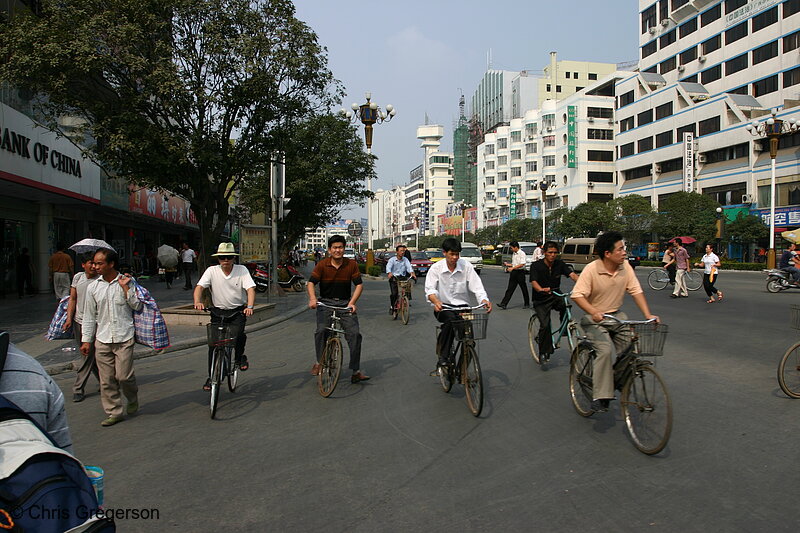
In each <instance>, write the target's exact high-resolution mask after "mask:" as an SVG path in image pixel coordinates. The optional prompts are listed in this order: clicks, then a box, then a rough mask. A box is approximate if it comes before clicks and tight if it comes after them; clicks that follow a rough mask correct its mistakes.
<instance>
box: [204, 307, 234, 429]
mask: <svg viewBox="0 0 800 533" xmlns="http://www.w3.org/2000/svg"><path fill="white" fill-rule="evenodd" d="M235 317H236V315H232V316H230V317H225V316H220V317H219V319H220V322H212V323H210V324H208V326H207V328H208V345H209V346H210V347H211V348H213V352H212V355H211V378H210V379H211V400H210V402H209V407H210V409H211V418H214V417H215V416H216V415H217V405H218V404H219V390H220V388H221V387H222V382H223V380H225V379H226V378H227V380H228V390H229V391H231V392H235V391H236V385H237V383H238V381H239V363H237V362H236V361H235V360H233V358H232V357H231V354H232V353H233V348H234V346H235V344H236V338H237V337H238V336H239V334H240V333H241V331H242V326H241V324H232V323H231V322H230V321H231V320H232V319H233V318H235Z"/></svg>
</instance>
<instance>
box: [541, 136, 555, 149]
mask: <svg viewBox="0 0 800 533" xmlns="http://www.w3.org/2000/svg"><path fill="white" fill-rule="evenodd" d="M555 145H556V136H555V135H545V136H544V137H542V146H543V147H544V148H547V147H549V146H555Z"/></svg>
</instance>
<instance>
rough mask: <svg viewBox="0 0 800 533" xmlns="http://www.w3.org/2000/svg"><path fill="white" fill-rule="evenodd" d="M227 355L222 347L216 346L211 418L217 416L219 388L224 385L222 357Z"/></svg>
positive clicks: (213, 359)
mask: <svg viewBox="0 0 800 533" xmlns="http://www.w3.org/2000/svg"><path fill="white" fill-rule="evenodd" d="M223 357H225V355H224V354H223V352H222V349H221V348H214V355H213V357H212V359H211V401H210V402H209V407H210V409H211V418H214V417H215V416H217V405H218V404H219V388H220V386H221V385H222V358H223Z"/></svg>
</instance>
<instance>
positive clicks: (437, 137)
mask: <svg viewBox="0 0 800 533" xmlns="http://www.w3.org/2000/svg"><path fill="white" fill-rule="evenodd" d="M442 137H444V127H443V126H440V125H438V124H434V125H425V126H419V127H418V128H417V138H418V139H419V140H420V141H422V143H421V145H420V146H421V148H422V149H423V158H424V159H423V163H422V175H423V180H424V193H423V194H424V200H423V202H424V203H423V208H422V209H423V211H422V231H423V233H424V234H427V235H432V234H434V233H435V230H436V217H437V216H438V215H442V214H444V213H445V211H446V209H447V204H449V203H451V202H452V201H453V154H452V153H450V152H440V151H439V146H440V145H441V139H442ZM426 222H427V224H426Z"/></svg>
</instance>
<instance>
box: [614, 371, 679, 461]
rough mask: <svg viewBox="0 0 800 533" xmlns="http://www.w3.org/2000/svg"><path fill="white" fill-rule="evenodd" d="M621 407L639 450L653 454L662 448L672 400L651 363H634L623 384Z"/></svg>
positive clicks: (670, 423) (668, 427) (670, 425)
mask: <svg viewBox="0 0 800 533" xmlns="http://www.w3.org/2000/svg"><path fill="white" fill-rule="evenodd" d="M620 407H621V409H622V414H623V416H624V417H625V425H626V426H627V428H628V434H630V436H631V439H632V440H633V445H634V446H636V448H637V449H638V450H639V451H640V452H642V453H646V454H647V455H653V454H656V453H658V452H660V451H661V450H663V449H664V446H666V445H667V441H668V440H669V435H670V433H671V432H672V403H671V402H670V400H669V393H668V392H667V387H666V385H664V381H663V380H662V379H661V376H659V375H658V372H656V371H655V369H654V368H653V367H652V366H650V365H644V364H638V365H637V367H636V370H635V371H634V372H633V373H632V374H631V377H630V378H629V379H628V381H626V382H625V385H624V386H623V387H622V395H621V396H620Z"/></svg>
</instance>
